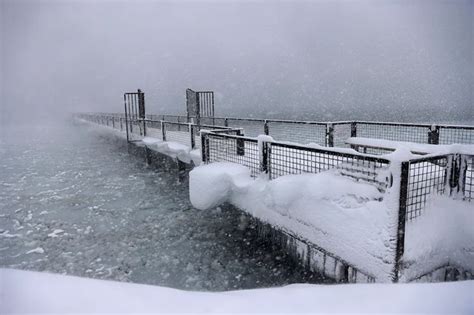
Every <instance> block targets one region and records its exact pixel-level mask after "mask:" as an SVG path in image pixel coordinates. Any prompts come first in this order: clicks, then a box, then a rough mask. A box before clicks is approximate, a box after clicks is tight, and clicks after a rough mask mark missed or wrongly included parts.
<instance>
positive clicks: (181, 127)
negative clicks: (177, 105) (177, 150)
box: [163, 122, 191, 147]
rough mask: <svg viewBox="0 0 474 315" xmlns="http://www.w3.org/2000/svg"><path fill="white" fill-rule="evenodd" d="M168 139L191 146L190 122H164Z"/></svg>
mask: <svg viewBox="0 0 474 315" xmlns="http://www.w3.org/2000/svg"><path fill="white" fill-rule="evenodd" d="M163 124H164V128H165V130H166V131H165V135H166V141H172V142H178V143H181V144H184V145H187V146H189V147H191V133H190V131H189V124H180V123H168V122H163Z"/></svg>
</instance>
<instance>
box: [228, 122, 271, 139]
mask: <svg viewBox="0 0 474 315" xmlns="http://www.w3.org/2000/svg"><path fill="white" fill-rule="evenodd" d="M227 122H228V126H229V127H233V128H243V129H244V134H245V136H247V137H256V136H258V135H263V134H264V133H265V131H264V127H263V126H264V124H265V122H264V121H263V120H256V121H254V120H240V119H232V118H229V119H228V120H227Z"/></svg>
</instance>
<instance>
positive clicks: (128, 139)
mask: <svg viewBox="0 0 474 315" xmlns="http://www.w3.org/2000/svg"><path fill="white" fill-rule="evenodd" d="M126 96H127V94H124V95H123V104H124V107H125V129H126V131H127V142H128V141H130V137H129V135H128V111H127V97H126Z"/></svg>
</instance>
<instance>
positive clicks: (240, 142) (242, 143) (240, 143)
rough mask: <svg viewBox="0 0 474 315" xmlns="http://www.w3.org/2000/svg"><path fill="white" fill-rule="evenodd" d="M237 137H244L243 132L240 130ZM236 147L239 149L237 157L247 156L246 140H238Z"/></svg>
mask: <svg viewBox="0 0 474 315" xmlns="http://www.w3.org/2000/svg"><path fill="white" fill-rule="evenodd" d="M237 135H238V136H243V135H244V134H243V132H242V130H239V131H237ZM236 147H237V148H236V151H237V152H236V153H237V155H240V156H242V155H245V141H244V139H242V138H237V140H236Z"/></svg>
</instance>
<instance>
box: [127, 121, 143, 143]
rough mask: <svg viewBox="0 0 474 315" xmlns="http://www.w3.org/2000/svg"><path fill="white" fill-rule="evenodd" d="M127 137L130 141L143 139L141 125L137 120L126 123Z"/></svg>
mask: <svg viewBox="0 0 474 315" xmlns="http://www.w3.org/2000/svg"><path fill="white" fill-rule="evenodd" d="M128 128H129V129H128V136H129V140H131V141H138V140H141V139H143V123H142V122H141V121H139V120H137V119H134V120H129V121H128Z"/></svg>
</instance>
